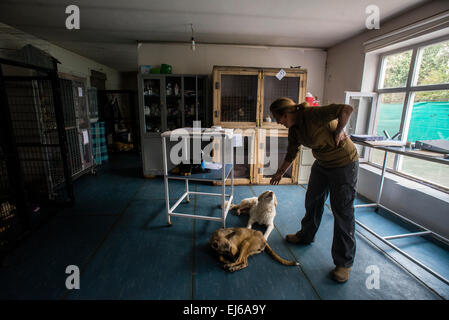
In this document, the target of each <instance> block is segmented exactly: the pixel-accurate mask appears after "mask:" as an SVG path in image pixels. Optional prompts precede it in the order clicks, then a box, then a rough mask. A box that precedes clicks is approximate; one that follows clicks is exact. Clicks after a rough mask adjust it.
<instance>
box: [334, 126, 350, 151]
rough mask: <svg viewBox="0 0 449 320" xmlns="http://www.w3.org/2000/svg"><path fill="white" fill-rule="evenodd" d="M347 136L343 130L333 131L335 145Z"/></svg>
mask: <svg viewBox="0 0 449 320" xmlns="http://www.w3.org/2000/svg"><path fill="white" fill-rule="evenodd" d="M347 137H348V136H347V135H346V133H345V132H344V131H343V130H338V131H335V133H334V140H335V146H337V147H338V146H339V145H340V143H341V142H342V141H345V140H346V138H347Z"/></svg>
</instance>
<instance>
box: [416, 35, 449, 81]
mask: <svg viewBox="0 0 449 320" xmlns="http://www.w3.org/2000/svg"><path fill="white" fill-rule="evenodd" d="M417 59H418V60H417V61H418V63H417V71H416V72H417V74H418V77H417V83H415V85H418V86H422V85H432V84H443V83H449V41H444V42H440V43H436V44H433V45H430V46H427V47H423V48H421V49H419V51H418V58H417Z"/></svg>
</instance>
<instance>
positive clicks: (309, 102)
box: [306, 92, 314, 106]
mask: <svg viewBox="0 0 449 320" xmlns="http://www.w3.org/2000/svg"><path fill="white" fill-rule="evenodd" d="M313 100H314V98H313V95H312V94H311V93H310V92H307V94H306V102H307V103H308V104H309V106H313Z"/></svg>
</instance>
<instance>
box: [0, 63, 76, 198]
mask: <svg viewBox="0 0 449 320" xmlns="http://www.w3.org/2000/svg"><path fill="white" fill-rule="evenodd" d="M0 63H2V65H6V66H7V65H14V66H16V67H20V68H14V69H11V68H8V70H9V71H8V75H7V76H4V75H3V74H0V76H1V77H2V82H1V84H2V87H3V88H2V92H3V95H6V97H3V98H2V102H4V103H2V108H5V109H7V114H8V115H9V117H10V119H9V120H10V123H11V131H12V132H11V135H12V136H13V137H14V141H6V143H10V144H11V143H14V144H15V146H14V148H13V149H15V150H16V152H17V157H18V160H19V165H20V170H21V171H22V179H23V185H24V188H25V189H26V192H27V194H28V197H29V200H30V201H31V202H33V203H35V204H36V205H44V204H46V203H53V204H54V203H63V204H71V203H73V201H74V197H73V188H72V180H71V177H70V165H69V163H68V161H67V139H66V134H65V131H64V113H63V110H62V107H61V100H62V99H61V95H60V92H61V90H60V82H59V79H58V77H57V73H56V72H57V70H56V62H55V68H54V70H50V69H46V68H40V67H35V66H31V65H27V64H23V63H18V62H13V61H9V60H3V59H1V60H0ZM19 69H21V70H23V69H25V70H26V72H19V71H18V72H17V74H20V75H17V76H16V75H10V74H14V73H15V72H14V70H19ZM11 70H12V71H11ZM24 74H26V75H24Z"/></svg>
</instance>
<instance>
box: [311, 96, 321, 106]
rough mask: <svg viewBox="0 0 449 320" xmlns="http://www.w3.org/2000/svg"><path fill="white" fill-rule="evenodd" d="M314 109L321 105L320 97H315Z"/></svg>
mask: <svg viewBox="0 0 449 320" xmlns="http://www.w3.org/2000/svg"><path fill="white" fill-rule="evenodd" d="M312 105H313V106H314V107H318V106H319V105H320V100H318V96H315V99H314V100H313V104H312Z"/></svg>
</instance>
